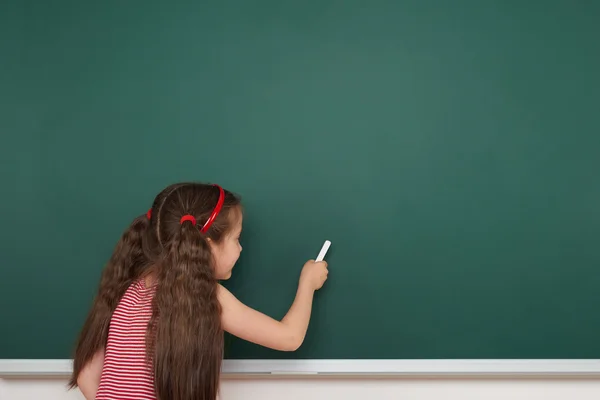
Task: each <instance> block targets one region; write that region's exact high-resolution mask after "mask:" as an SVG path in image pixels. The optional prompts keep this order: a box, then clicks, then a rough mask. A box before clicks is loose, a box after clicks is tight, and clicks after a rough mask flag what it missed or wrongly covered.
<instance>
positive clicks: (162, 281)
mask: <svg viewBox="0 0 600 400" xmlns="http://www.w3.org/2000/svg"><path fill="white" fill-rule="evenodd" d="M219 193H220V191H219V189H218V188H216V187H215V186H212V185H206V184H200V183H182V184H176V185H171V186H169V187H167V188H166V189H164V190H163V191H162V192H161V193H159V195H158V196H157V197H156V199H155V201H154V203H153V205H152V209H151V210H150V215H151V218H150V219H148V218H147V217H146V215H144V216H141V217H138V218H136V220H134V222H133V223H132V225H131V226H130V228H129V229H128V230H127V231H126V232H125V233H124V234H123V236H122V238H121V240H120V241H119V243H118V244H117V246H116V248H115V252H114V254H113V256H112V257H111V260H110V261H109V263H108V265H107V266H106V268H105V270H104V272H103V274H102V279H101V282H100V288H99V290H98V295H97V297H96V299H95V300H94V303H93V305H92V309H91V311H90V313H89V315H88V318H87V320H86V322H85V324H84V327H83V330H82V332H81V335H80V338H79V341H78V343H77V347H76V351H75V357H74V365H73V375H72V377H71V380H70V385H71V387H75V386H76V385H77V377H78V376H79V373H80V372H81V369H82V368H83V367H84V366H85V364H86V363H87V362H89V361H90V360H91V358H92V357H93V355H94V354H95V353H96V352H97V351H98V350H100V349H101V348H103V347H104V346H105V345H106V339H107V336H108V325H109V323H110V317H111V316H112V312H113V311H114V309H115V308H116V306H117V304H118V301H119V300H120V298H121V297H122V295H123V293H124V292H125V290H126V289H127V288H128V287H129V285H131V283H133V282H134V281H135V280H136V279H139V278H140V277H142V276H144V275H146V274H149V273H152V274H153V275H154V276H155V278H156V293H155V295H154V298H153V300H152V308H153V309H152V317H151V319H150V322H149V325H148V331H147V335H146V351H147V357H148V360H149V362H151V363H152V365H153V369H154V378H155V387H156V394H157V397H158V398H159V399H164V400H166V399H169V400H171V399H172V400H191V399H201V400H214V399H215V398H216V396H217V393H218V388H219V379H220V372H221V360H222V358H223V330H222V328H221V307H220V304H219V301H218V299H217V279H216V277H215V272H214V271H215V270H214V260H213V258H212V253H211V250H210V247H209V244H208V239H209V238H210V240H212V241H214V242H215V243H218V242H219V241H221V239H222V238H223V236H224V235H225V234H227V233H228V232H229V231H230V229H231V227H232V224H233V222H235V218H239V215H240V214H239V213H236V212H232V211H234V210H240V200H239V198H238V197H237V196H235V195H234V194H232V193H231V192H229V191H225V199H224V203H223V208H222V210H221V212H220V213H219V215H218V216H217V218H216V219H215V220H214V222H213V223H212V225H211V227H210V229H209V230H208V231H207V232H206V233H202V232H200V227H201V226H202V225H203V224H204V222H205V221H206V220H207V219H208V218H209V216H210V214H211V213H212V211H213V209H214V207H215V205H216V203H217V201H218V199H219ZM186 214H190V215H192V216H194V217H195V219H196V221H197V225H196V226H194V225H193V224H192V223H191V222H189V221H188V222H184V223H180V219H181V217H182V216H183V215H186Z"/></svg>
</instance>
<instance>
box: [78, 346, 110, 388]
mask: <svg viewBox="0 0 600 400" xmlns="http://www.w3.org/2000/svg"><path fill="white" fill-rule="evenodd" d="M103 365H104V349H101V350H98V352H96V354H95V355H94V357H93V358H92V359H91V361H90V362H89V363H87V365H86V366H85V367H83V369H82V370H81V373H80V374H79V376H78V377H77V386H78V387H79V390H80V391H81V393H82V394H83V397H85V398H86V400H94V399H95V398H96V392H97V391H98V386H99V385H100V376H101V375H102V367H103Z"/></svg>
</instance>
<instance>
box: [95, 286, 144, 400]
mask: <svg viewBox="0 0 600 400" xmlns="http://www.w3.org/2000/svg"><path fill="white" fill-rule="evenodd" d="M154 292H155V286H152V287H150V288H146V286H145V283H144V280H143V279H141V280H138V281H136V282H134V283H133V284H132V285H131V286H130V287H129V288H128V289H127V291H126V292H125V294H124V295H123V297H122V298H121V300H120V302H119V305H118V306H117V308H116V309H115V311H114V313H113V315H112V318H111V321H110V327H109V330H108V341H107V343H106V350H105V355H104V367H103V369H102V376H101V378H100V386H99V387H98V392H97V393H96V399H97V400H108V399H110V400H128V399H145V400H155V399H156V393H155V390H154V379H153V371H152V367H151V365H149V363H147V362H146V346H145V343H146V328H147V326H148V321H149V320H150V317H151V316H152V308H151V302H152V297H153V295H154Z"/></svg>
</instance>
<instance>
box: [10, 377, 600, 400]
mask: <svg viewBox="0 0 600 400" xmlns="http://www.w3.org/2000/svg"><path fill="white" fill-rule="evenodd" d="M65 383H66V380H65V379H39V380H38V379H14V378H11V379H1V378H0V399H1V400H26V399H27V400H29V399H36V400H37V399H45V400H83V396H81V394H80V393H79V392H78V391H76V390H73V391H70V392H67V391H66V389H65ZM337 397H339V398H343V399H344V400H359V399H360V400H379V399H381V400H391V399H394V400H396V399H402V400H434V399H435V400H439V399H444V400H454V399H456V400H475V399H477V400H481V399H485V400H509V399H510V400H538V399H539V400H559V399H560V400H564V399H569V400H570V399H573V400H575V399H576V400H592V399H594V400H597V399H599V398H600V379H593V380H592V379H589V380H584V379H552V380H550V379H540V380H532V379H363V380H355V381H350V380H348V379H339V380H336V379H309V378H305V379H256V380H251V379H240V380H234V379H226V380H224V381H223V386H222V396H221V398H222V400H242V399H243V400H259V399H260V400H281V399H285V400H300V399H310V400H326V399H327V400H332V399H335V398H337Z"/></svg>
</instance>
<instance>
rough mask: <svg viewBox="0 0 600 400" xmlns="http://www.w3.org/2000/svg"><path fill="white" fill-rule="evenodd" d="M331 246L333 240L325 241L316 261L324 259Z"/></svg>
mask: <svg viewBox="0 0 600 400" xmlns="http://www.w3.org/2000/svg"><path fill="white" fill-rule="evenodd" d="M329 246H331V242H330V241H329V240H326V241H325V243H323V247H322V248H321V251H320V252H319V255H318V256H317V259H316V260H315V261H323V259H324V258H325V254H327V250H329Z"/></svg>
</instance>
